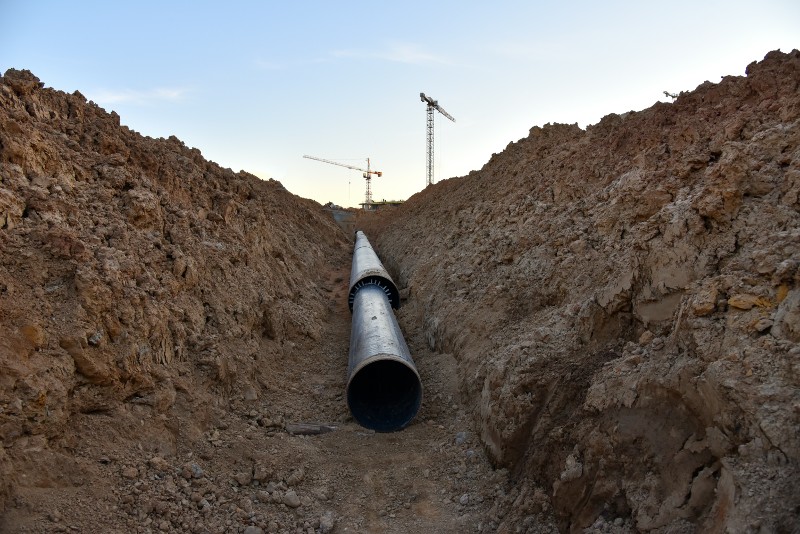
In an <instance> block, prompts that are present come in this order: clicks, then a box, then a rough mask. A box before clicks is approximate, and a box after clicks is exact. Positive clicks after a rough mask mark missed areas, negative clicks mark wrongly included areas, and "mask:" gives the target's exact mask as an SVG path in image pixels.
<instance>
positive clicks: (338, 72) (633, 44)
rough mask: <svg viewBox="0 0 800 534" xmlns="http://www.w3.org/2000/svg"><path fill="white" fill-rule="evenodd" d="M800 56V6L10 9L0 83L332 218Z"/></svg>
mask: <svg viewBox="0 0 800 534" xmlns="http://www.w3.org/2000/svg"><path fill="white" fill-rule="evenodd" d="M795 48H800V2H798V1H797V0H761V1H749V2H744V1H736V0H727V1H702V0H691V1H684V0H672V1H669V2H665V1H661V2H655V1H647V0H638V1H615V0H606V1H569V0H564V1H539V0H529V1H510V0H494V1H492V2H488V1H483V2H478V1H471V0H461V1H441V2H437V1H434V0H430V1H428V2H418V1H416V0H404V1H403V2H380V1H372V2H362V1H346V0H339V1H333V0H330V1H322V0H308V1H300V0H297V1H285V0H284V1H281V2H278V1H271V0H262V1H239V0H228V1H227V2H224V3H223V2H209V1H203V0H194V1H179V0H174V1H157V2H156V1H150V0H137V1H136V2H131V1H124V0H114V1H110V0H102V1H82V0H72V1H66V0H61V1H54V0H0V72H5V71H6V70H7V69H8V68H16V69H28V70H30V71H32V72H33V73H34V74H35V75H36V76H38V77H39V79H40V80H41V81H42V82H43V83H44V84H45V86H47V87H52V88H54V89H58V90H61V91H65V92H68V93H72V92H74V91H75V90H78V91H80V92H81V93H83V94H84V95H85V96H86V97H87V98H88V99H89V100H93V101H94V102H96V103H97V104H98V105H100V106H101V107H103V108H104V109H105V110H106V111H109V112H110V111H112V110H113V111H116V112H117V113H118V114H119V115H120V117H121V122H122V124H124V125H126V126H128V127H129V128H131V129H133V130H135V131H137V132H139V133H141V134H142V135H147V136H150V137H155V138H158V137H165V138H166V137H169V136H170V135H175V136H177V137H178V138H179V139H181V140H182V141H183V142H184V143H185V144H186V145H187V146H190V147H195V148H198V149H199V150H200V151H201V152H202V153H203V156H204V157H205V158H206V159H209V160H211V161H214V162H216V163H218V164H219V165H221V166H222V167H228V168H231V169H233V170H234V171H239V170H244V171H247V172H249V173H252V174H255V175H256V176H258V177H260V178H263V179H268V178H273V179H275V180H279V181H280V182H281V183H283V185H284V186H285V187H286V188H287V189H288V190H289V191H291V192H292V193H295V194H297V195H299V196H302V197H306V198H311V199H314V200H316V201H317V202H319V203H321V204H324V203H327V202H333V203H335V204H338V205H341V206H358V204H359V203H360V202H363V201H364V193H365V181H364V178H363V177H362V174H361V172H359V171H356V170H351V169H348V168H345V167H341V166H337V165H331V164H327V163H322V162H318V161H314V160H311V159H305V158H303V156H304V155H311V156H314V157H318V158H323V159H328V160H333V161H337V162H339V163H342V164H345V165H350V166H353V167H361V168H363V167H366V165H367V158H370V168H371V169H372V170H378V171H381V172H382V173H383V174H382V176H380V177H373V179H372V190H373V198H374V199H375V200H383V199H386V200H404V199H407V198H408V197H410V196H411V195H413V194H414V193H416V192H418V191H420V190H421V189H423V188H424V187H425V185H426V168H425V162H426V146H427V143H426V105H425V104H424V103H423V102H422V101H421V100H420V97H419V94H420V93H421V92H424V93H425V94H426V95H428V96H430V97H432V98H433V99H435V100H437V101H438V102H439V105H440V106H441V107H442V108H443V109H444V110H445V111H447V112H448V113H449V114H450V115H452V116H453V117H454V118H455V119H456V121H455V122H451V121H449V120H447V119H446V118H445V117H444V116H442V115H440V114H438V113H437V114H436V116H435V119H434V120H435V151H434V153H435V164H434V180H435V181H440V180H443V179H446V178H451V177H457V176H463V175H466V174H468V173H469V172H470V171H472V170H478V169H480V168H481V167H482V166H483V165H484V164H485V163H486V162H487V161H488V160H489V158H490V157H491V156H492V154H493V153H496V152H501V151H502V150H503V149H504V148H505V147H506V146H507V145H508V144H509V143H510V142H514V141H517V140H519V139H521V138H524V137H526V136H527V135H528V131H529V130H530V128H532V127H534V126H543V125H545V124H547V123H566V124H574V123H577V124H578V125H579V126H580V127H582V128H585V127H586V126H587V125H590V124H595V123H597V122H599V121H600V119H601V118H602V117H604V116H605V115H608V114H609V113H625V112H627V111H640V110H642V109H646V108H648V107H650V106H652V105H653V104H655V103H656V102H657V101H662V102H670V101H671V99H670V98H669V97H667V96H665V95H664V91H668V92H669V93H679V92H681V91H691V90H693V89H694V88H696V87H697V86H698V85H700V84H701V83H703V82H704V81H706V80H708V81H711V82H714V83H716V82H719V81H720V79H721V77H723V76H726V75H734V76H743V75H744V73H745V68H746V67H747V65H748V64H749V63H751V62H753V61H758V60H761V59H763V57H764V56H765V55H766V53H767V52H769V51H771V50H777V49H780V50H782V51H783V52H789V51H791V50H792V49H795Z"/></svg>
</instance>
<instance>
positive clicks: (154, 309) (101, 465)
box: [0, 69, 510, 534]
mask: <svg viewBox="0 0 800 534" xmlns="http://www.w3.org/2000/svg"><path fill="white" fill-rule="evenodd" d="M349 239H350V238H349V236H348V235H347V234H345V233H344V232H343V231H342V230H341V229H340V228H339V227H338V226H337V225H336V224H335V222H334V220H333V219H332V217H331V216H330V214H329V213H328V212H326V211H325V210H324V209H323V208H322V206H320V205H319V204H317V203H315V202H312V201H308V200H303V199H300V198H297V197H295V196H293V195H291V194H290V193H288V192H287V191H286V190H285V189H284V188H283V187H282V186H281V184H279V183H278V182H274V181H261V180H259V179H257V178H256V177H254V176H251V175H248V174H246V173H233V172H232V171H231V170H230V169H223V168H220V167H219V166H217V165H216V164H214V163H211V162H208V161H206V160H205V159H204V158H203V157H202V155H201V153H200V152H199V151H198V150H196V149H191V148H188V147H186V146H185V145H184V144H183V143H181V142H180V141H179V140H178V139H176V138H174V137H173V138H169V139H151V138H148V137H143V136H141V135H139V134H138V133H136V132H133V131H131V130H130V129H128V128H126V127H124V126H121V125H120V117H118V116H117V115H115V114H114V113H107V112H106V111H104V110H103V109H101V108H99V107H98V106H97V105H95V104H93V103H92V102H87V101H86V99H85V98H84V97H83V96H82V95H81V94H80V93H78V92H76V93H74V94H71V95H68V94H65V93H63V92H60V91H56V90H53V89H49V88H44V87H43V84H42V83H41V82H40V81H39V80H38V79H37V78H36V77H35V76H34V75H33V74H31V73H30V72H27V71H22V70H13V69H12V70H9V71H7V72H6V73H5V75H4V76H3V77H2V78H0V445H1V446H0V531H2V532H86V533H94V532H126V533H127V532H141V533H148V532H197V533H204V532H212V533H215V532H219V533H222V532H225V533H228V532H245V533H247V534H257V533H259V532H304V533H306V532H398V533H400V532H453V533H456V532H465V531H474V530H475V529H476V528H478V529H487V528H490V526H491V524H492V522H491V521H492V520H491V519H490V518H491V514H489V513H488V510H489V509H490V508H491V506H492V503H493V502H494V499H495V497H496V496H498V495H499V496H502V495H505V494H506V492H507V491H509V490H510V488H509V486H508V485H507V484H508V476H507V471H505V470H503V469H497V470H495V469H494V468H493V467H492V466H491V465H490V464H489V462H488V460H487V457H486V455H485V454H484V452H483V448H482V447H481V445H480V442H479V440H478V439H477V435H476V433H475V432H474V431H472V426H471V425H472V421H471V419H470V418H469V417H468V415H467V413H468V410H467V409H466V408H464V407H462V406H461V405H460V402H459V398H458V394H457V390H456V387H455V382H454V381H453V380H452V378H451V377H453V376H455V370H454V366H455V360H453V358H452V357H450V356H448V355H442V354H434V353H432V352H431V351H429V350H428V349H427V348H426V346H425V343H424V340H423V339H422V338H418V339H414V338H413V337H409V338H408V342H409V345H410V346H411V347H412V349H413V350H415V354H416V355H417V360H418V364H419V369H420V373H421V375H422V377H423V379H424V380H425V387H426V395H427V400H426V404H425V406H424V408H423V409H422V411H421V413H420V415H419V417H418V419H417V421H416V422H415V424H414V425H412V426H411V427H410V428H408V429H407V430H406V431H404V432H402V433H400V434H374V433H370V432H367V431H365V430H364V429H362V428H361V427H359V426H357V425H355V424H354V423H353V421H352V419H351V417H350V415H349V412H348V410H347V407H346V404H345V400H344V396H343V393H344V389H345V380H346V376H345V374H346V369H347V352H348V337H349V332H350V322H349V311H348V309H347V289H348V276H349V269H350V256H351V242H350V240H349ZM303 423H314V424H317V426H316V427H314V426H313V425H312V426H310V427H309V426H301V424H303ZM309 429H310V430H311V431H312V433H311V434H309V433H308V431H309ZM315 429H317V430H318V431H322V430H330V431H329V432H326V433H315V432H313V431H314V430H315Z"/></svg>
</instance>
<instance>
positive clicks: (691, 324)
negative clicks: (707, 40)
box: [360, 51, 800, 532]
mask: <svg viewBox="0 0 800 534" xmlns="http://www.w3.org/2000/svg"><path fill="white" fill-rule="evenodd" d="M360 227H361V228H363V229H364V230H365V231H366V233H367V235H369V236H370V239H371V241H372V244H373V246H374V247H375V249H376V250H377V251H378V252H379V254H380V255H381V257H382V259H383V261H384V264H386V265H387V268H389V270H390V272H391V273H392V275H393V277H394V278H395V280H396V281H397V282H398V284H399V285H400V286H401V287H403V286H404V287H405V288H406V289H405V291H404V292H405V293H406V295H407V300H406V302H405V306H404V308H403V309H402V311H401V315H402V317H403V324H404V326H405V327H406V328H407V330H410V331H415V329H416V330H419V333H418V335H422V336H424V338H425V339H426V340H427V343H428V346H429V348H430V350H433V351H435V352H436V353H438V354H447V355H449V356H451V357H452V358H454V359H455V361H456V369H457V384H458V391H459V393H460V395H461V400H462V402H463V403H464V404H465V406H467V407H468V409H469V411H470V416H471V418H472V420H473V421H474V422H475V424H476V425H477V427H478V431H479V435H480V440H481V443H482V444H483V446H484V447H485V450H486V451H487V452H488V454H489V455H490V458H491V460H492V462H493V463H494V465H496V466H503V467H506V468H507V469H509V471H510V473H511V476H512V482H511V487H513V492H514V493H513V495H510V496H509V497H507V498H503V499H497V500H496V501H495V503H494V508H493V513H495V514H496V516H497V517H498V518H499V519H500V521H499V523H498V524H497V528H498V530H499V531H503V532H519V531H525V530H529V531H536V530H537V529H539V528H540V527H539V526H537V525H538V524H540V523H541V522H542V521H546V520H547V519H546V517H545V516H546V515H547V512H548V511H549V508H547V507H542V504H543V503H547V504H548V505H549V506H552V510H553V511H554V513H555V516H556V520H557V522H558V526H559V528H560V529H561V530H562V531H571V532H575V531H581V530H582V529H589V530H599V531H605V532H608V531H614V532H620V531H632V530H635V531H650V532H797V531H798V528H800V527H798V525H800V484H799V483H798V480H800V53H799V52H798V51H793V52H791V53H789V54H784V53H780V52H771V53H769V54H767V56H766V57H765V58H764V60H763V61H760V62H754V63H753V64H751V65H749V66H748V68H747V75H746V76H744V77H726V78H724V79H722V81H721V82H719V83H717V84H712V83H709V82H706V83H704V84H702V85H700V86H699V87H697V88H696V89H695V90H694V91H691V92H685V93H681V94H680V95H679V96H678V97H677V98H676V99H675V100H674V102H672V103H659V104H656V105H654V106H653V107H651V108H649V109H646V110H644V111H641V112H635V113H634V112H631V113H626V114H624V115H616V114H612V115H608V116H606V117H605V118H603V120H602V121H601V122H600V123H598V124H596V125H593V126H590V127H588V128H587V129H586V130H582V129H580V128H579V127H577V126H576V125H561V124H553V125H547V126H544V127H543V128H539V127H534V128H532V129H531V131H530V134H529V136H528V137H526V138H524V139H521V140H519V141H518V142H516V143H511V144H510V145H509V146H508V147H507V148H506V149H505V150H504V151H503V152H502V153H500V154H495V155H493V156H492V158H491V160H490V161H489V162H488V163H487V164H486V165H485V166H484V167H483V168H482V169H481V170H480V171H474V172H472V173H470V174H469V175H467V176H464V177H460V178H454V179H450V180H446V181H443V182H441V183H438V184H436V185H435V186H433V187H429V188H427V189H425V190H424V191H423V192H421V193H419V194H417V195H415V196H414V197H412V198H411V199H410V200H408V201H407V202H406V203H405V204H404V205H403V206H402V207H400V208H398V209H396V210H393V211H391V212H386V213H384V214H382V215H379V216H378V217H362V218H361V221H360ZM511 496H513V497H514V498H513V499H512V498H510V497H511Z"/></svg>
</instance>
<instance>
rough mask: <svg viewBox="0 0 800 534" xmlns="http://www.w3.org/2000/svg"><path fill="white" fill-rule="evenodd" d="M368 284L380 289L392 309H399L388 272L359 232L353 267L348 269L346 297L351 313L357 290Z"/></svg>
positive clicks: (397, 294) (396, 291)
mask: <svg viewBox="0 0 800 534" xmlns="http://www.w3.org/2000/svg"><path fill="white" fill-rule="evenodd" d="M369 284H372V285H376V286H378V287H380V288H381V289H382V290H383V291H384V293H386V296H387V297H388V298H389V303H390V304H391V305H392V308H395V309H396V308H399V307H400V292H399V291H398V290H397V286H396V285H395V283H394V281H393V280H392V277H391V276H389V272H388V271H387V270H386V269H384V267H383V264H382V263H381V260H380V259H379V258H378V255H377V254H375V251H374V250H373V249H372V245H370V243H369V240H368V239H367V236H365V235H364V232H362V231H360V230H359V231H358V232H356V244H355V247H354V248H353V265H352V267H351V268H350V291H349V292H348V295H347V304H348V305H349V306H350V311H353V298H354V297H355V294H356V292H357V291H358V289H359V288H360V287H363V286H365V285H369Z"/></svg>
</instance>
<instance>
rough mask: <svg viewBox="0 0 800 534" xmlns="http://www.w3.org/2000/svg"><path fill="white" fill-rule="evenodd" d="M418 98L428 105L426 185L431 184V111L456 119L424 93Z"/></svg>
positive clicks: (452, 119)
mask: <svg viewBox="0 0 800 534" xmlns="http://www.w3.org/2000/svg"><path fill="white" fill-rule="evenodd" d="M419 99H420V100H422V101H423V102H425V103H426V104H427V105H428V122H427V128H426V130H427V141H428V151H427V160H426V164H425V170H426V171H427V181H426V184H425V185H426V187H427V186H429V185H431V184H433V111H434V110H436V111H438V112H439V113H441V114H442V115H444V116H445V117H447V118H448V119H450V120H451V121H453V122H456V120H455V119H454V118H453V117H452V116H451V115H450V114H449V113H448V112H446V111H445V110H444V109H443V108H442V107H441V106H440V105H439V102H437V101H436V100H434V99H432V98H431V97H429V96H425V93H420V94H419Z"/></svg>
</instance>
